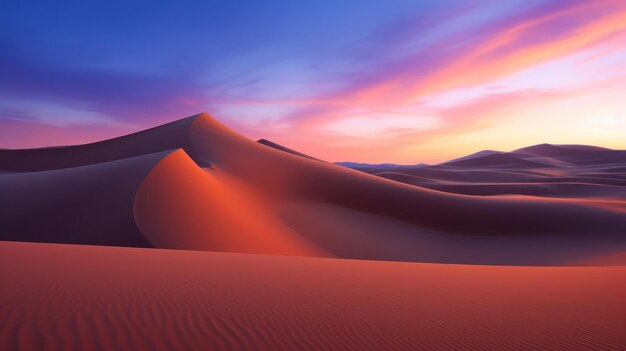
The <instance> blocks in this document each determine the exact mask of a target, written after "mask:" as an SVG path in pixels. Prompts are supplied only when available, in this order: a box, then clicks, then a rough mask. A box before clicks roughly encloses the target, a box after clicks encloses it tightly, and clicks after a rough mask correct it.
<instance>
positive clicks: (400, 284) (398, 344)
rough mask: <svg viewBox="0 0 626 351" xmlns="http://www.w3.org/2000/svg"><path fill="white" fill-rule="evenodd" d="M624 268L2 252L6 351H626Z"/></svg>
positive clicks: (94, 250) (31, 247)
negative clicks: (625, 349)
mask: <svg viewBox="0 0 626 351" xmlns="http://www.w3.org/2000/svg"><path fill="white" fill-rule="evenodd" d="M625 275H626V268H625V267H501V266H473V265H441V264H424V263H402V262H381V261H358V260H338V259H324V258H298V257H278V256H260V255H243V254H232V253H210V252H193V251H176V250H156V249H131V248H110V247H109V248H107V247H97V246H75V245H55V244H30V243H11V242H5V243H0V276H1V277H2V284H1V285H0V309H1V310H2V312H3V313H2V319H1V322H2V328H0V349H2V350H70V349H73V350H623V349H624V345H626V333H624V316H625V315H626V304H625V303H624V300H623V297H624V295H626V280H625V279H624V276H625Z"/></svg>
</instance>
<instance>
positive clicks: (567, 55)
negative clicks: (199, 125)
mask: <svg viewBox="0 0 626 351" xmlns="http://www.w3.org/2000/svg"><path fill="white" fill-rule="evenodd" d="M0 48H1V49H0V148H27V147H44V146H53V145H70V144H77V143H86V142H93V141H97V140H102V139H106V138H111V137H116V136H120V135H123V134H127V133H131V132H135V131H139V130H142V129H146V128H150V127H154V126H156V125H159V124H163V123H166V122H170V121H173V120H177V119H180V118H183V117H186V116H190V115H193V114H196V113H199V112H202V111H206V112H208V113H209V114H211V115H212V116H214V117H215V118H217V119H218V120H220V121H221V122H222V123H224V124H226V125H227V126H229V127H231V128H232V129H234V130H236V131H238V132H240V133H242V134H243V135H245V136H247V137H250V138H253V139H259V138H266V139H269V140H272V141H274V142H276V143H279V144H282V145H284V146H287V147H289V148H292V149H296V150H298V151H301V152H304V153H307V154H310V155H313V156H315V157H318V158H322V159H325V160H328V161H355V162H369V163H379V162H393V163H402V164H415V163H421V162H425V163H437V162H442V161H445V160H448V159H452V158H455V157H459V156H463V155H466V154H470V153H473V152H476V151H479V150H483V149H491V150H502V151H508V150H513V149H516V148H520V147H524V146H528V145H533V144H539V143H544V142H547V143H554V144H591V145H597V146H604V147H610V148H617V149H619V148H621V149H626V1H623V0H586V1H581V0H560V1H557V0H523V1H522V0H510V1H480V0H474V1H453V0H450V1H444V0H424V1H420V0H407V1H404V0H389V1H364V0H343V1H286V0H285V1H261V0H251V1H236V0H229V1H209V0H204V1H177V2H165V1H163V2H154V1H145V2H142V1H117V0H112V1H41V2H39V1H19V0H8V1H6V2H3V5H2V11H0Z"/></svg>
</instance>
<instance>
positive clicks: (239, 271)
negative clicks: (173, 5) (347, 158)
mask: <svg viewBox="0 0 626 351" xmlns="http://www.w3.org/2000/svg"><path fill="white" fill-rule="evenodd" d="M0 192H1V193H0V226H1V230H0V272H1V273H0V274H1V276H0V279H1V280H2V281H3V283H2V284H1V285H0V306H2V307H1V308H0V312H2V313H3V315H4V317H1V320H0V321H1V322H2V324H3V325H2V329H1V331H0V349H19V350H38V349H67V348H70V349H94V348H95V349H97V348H100V349H137V350H139V349H149V350H159V349H163V350H170V349H186V350H195V349H199V350H202V349H242V350H244V349H268V350H270V349H271V350H278V349H285V350H287V349H303V350H305V349H359V350H364V349H373V350H380V349H384V348H387V349H393V350H399V349H407V350H414V349H430V350H439V349H442V350H444V349H445V350H458V349H475V350H481V349H516V350H526V349H568V350H574V349H581V350H582V349H602V350H623V349H624V345H626V337H625V335H626V328H625V326H626V317H624V316H626V303H624V301H623V295H624V293H626V285H625V283H624V282H625V281H626V280H625V279H624V278H625V277H626V275H625V273H626V271H625V270H624V269H625V268H626V267H624V266H626V151H621V150H610V149H604V148H598V147H591V146H580V145H550V144H542V145H535V146H531V147H527V148H522V149H519V150H515V151H512V152H498V151H483V152H479V153H476V154H473V155H469V156H466V157H462V158H459V159H456V160H452V161H449V162H445V163H442V164H439V165H433V166H429V165H419V166H414V167H411V166H394V165H384V166H369V167H368V166H365V167H363V166H359V167H358V169H351V168H349V167H344V166H342V165H337V164H333V163H329V162H325V161H323V160H319V159H317V158H315V155H310V156H309V155H305V154H302V153H300V152H298V151H296V150H292V149H290V148H288V147H285V146H281V145H279V144H276V143H274V142H272V141H268V140H265V139H261V140H259V141H258V142H256V141H253V140H250V139H247V138H245V137H243V136H241V135H239V134H237V133H236V132H234V131H232V130H230V129H229V128H227V127H226V126H224V125H222V124H221V123H219V122H218V121H217V120H216V119H214V118H213V117H211V116H210V115H208V114H206V113H202V114H198V115H194V116H191V117H188V118H184V119H181V120H178V121H175V122H172V123H168V124H165V125H162V126H158V127H155V128H152V129H148V130H145V131H141V132H138V133H134V134H130V135H126V136H122V137H119V138H115V139H109V140H104V141H100V142H95V143H91V144H84V145H75V146H64V147H54V148H39V149H23V150H10V149H0ZM59 244H62V245H59ZM68 244H80V245H68ZM103 246H109V247H103ZM200 251H206V252H200ZM209 251H210V252H209ZM244 254H248V255H244ZM277 256H291V257H277Z"/></svg>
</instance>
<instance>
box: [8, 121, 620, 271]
mask: <svg viewBox="0 0 626 351" xmlns="http://www.w3.org/2000/svg"><path fill="white" fill-rule="evenodd" d="M138 145H139V146H138ZM163 149H165V150H169V151H162V150H163ZM159 151H161V152H160V153H159ZM286 151H287V150H281V149H277V148H273V147H267V146H266V145H261V144H260V143H257V142H254V141H252V140H249V139H246V138H244V137H242V136H241V135H238V134H237V133H235V132H233V131H231V130H229V129H228V128H226V127H225V126H223V125H222V124H220V123H219V122H217V121H216V120H215V119H213V118H212V117H210V116H209V115H207V114H201V115H197V116H192V117H190V118H187V119H183V120H181V121H178V122H174V123H170V124H168V125H164V126H161V127H157V128H153V129H151V130H148V131H145V132H141V133H136V134H133V135H129V136H125V137H121V138H117V139H113V140H109V141H104V142H100V143H95V144H88V145H82V146H74V147H64V148H55V149H38V150H16V151H11V150H4V151H2V153H0V156H1V157H0V160H2V163H1V164H2V169H5V170H13V172H12V173H7V174H3V175H0V177H2V178H0V179H2V181H3V182H4V184H6V188H11V187H14V188H15V189H16V190H14V191H13V192H12V195H11V197H3V200H2V201H3V202H2V203H0V206H1V207H3V208H10V209H11V210H10V211H9V212H6V213H8V215H6V216H5V217H4V218H3V221H5V222H6V221H8V222H9V223H11V227H12V228H13V230H12V231H11V232H10V235H7V234H6V233H3V234H0V239H4V240H28V241H42V242H63V243H92V244H93V243H97V244H103V245H121V246H125V245H130V244H128V242H129V241H130V242H132V243H133V246H154V247H158V248H175V249H192V250H209V251H224V252H245V253H264V254H282V255H298V256H318V257H343V258H360V259H384V260H402V261H425V262H448V263H481V264H525V265H533V264H539V265H545V264H550V265H566V264H572V263H573V262H579V261H580V260H582V259H591V258H594V257H603V256H605V255H612V254H617V253H619V252H622V251H624V250H625V249H626V236H624V229H625V228H626V211H624V207H622V206H621V204H620V203H617V204H616V202H615V201H613V202H602V201H601V202H590V201H587V200H588V199H586V198H585V199H578V198H573V197H572V198H567V199H548V198H539V197H528V196H524V197H521V196H499V197H488V196H466V195H459V194H452V193H450V192H445V191H435V190H431V189H426V187H421V186H420V187H417V186H410V185H405V184H401V183H399V182H396V181H391V180H387V179H383V178H381V177H376V176H373V175H369V174H365V173H363V172H357V171H354V170H351V169H347V168H345V167H341V166H337V165H334V164H330V163H325V162H319V161H317V160H313V159H310V158H307V157H301V155H297V154H293V153H292V152H288V151H287V152H286ZM52 153H54V154H52ZM91 154H93V155H94V156H93V157H90V155H91ZM491 156H493V155H491ZM20 157H21V158H20ZM486 157H489V155H488V156H486ZM112 159H115V160H112ZM144 159H145V160H150V161H145V162H147V163H145V164H143V166H137V165H135V163H136V162H139V161H138V160H144ZM479 159H480V158H474V159H471V160H469V161H476V160H479ZM15 160H26V161H28V162H26V161H20V162H17V161H15ZM16 162H17V163H16ZM70 166H71V168H70ZM94 167H95V168H94ZM92 168H93V169H94V170H95V169H97V170H98V171H97V172H101V174H106V176H105V177H100V176H98V175H89V174H92V173H89V172H96V171H90V169H92ZM450 168H458V167H448V168H446V167H439V169H437V170H435V171H436V172H439V174H442V173H451V171H449V169H450ZM35 170H38V171H35ZM461 171H465V169H462V170H461ZM496 171H497V172H494V171H493V170H491V171H486V170H484V169H482V170H480V169H479V170H477V169H470V170H468V172H474V174H491V175H492V176H496V175H498V173H499V172H504V173H507V172H506V171H502V170H496ZM59 172H63V173H62V174H63V176H58V177H57V176H55V174H58V173H59ZM116 172H117V173H116ZM124 172H128V173H129V175H128V176H126V175H124ZM476 172H479V173H476ZM480 172H482V173H480ZM509 173H510V174H512V175H515V176H517V177H521V178H523V179H527V178H529V177H530V178H532V177H535V178H546V176H545V175H546V174H547V173H543V172H541V171H538V170H516V169H514V168H512V171H511V172H509ZM72 174H76V175H72ZM131 174H134V175H133V176H131ZM470 174H472V173H470ZM465 176H467V174H466V175H465ZM74 178H75V179H80V181H79V182H76V184H75V185H72V186H70V187H63V186H59V185H58V184H57V183H54V182H52V180H53V179H59V180H58V182H59V184H61V183H63V182H65V183H64V184H73V182H74V181H73V180H72V179H74ZM587 178H590V177H587ZM591 178H592V179H596V178H593V177H591ZM29 179H33V181H34V183H36V184H41V185H40V186H38V187H37V188H36V191H34V192H33V193H34V195H30V193H28V194H27V193H26V191H25V190H19V189H20V187H19V184H20V182H22V183H24V184H25V182H26V183H28V182H30V180H29ZM598 179H600V178H598ZM601 179H602V180H603V181H606V182H609V183H610V182H617V183H619V182H621V180H620V179H615V178H612V179H610V178H606V179H605V178H601ZM35 180H36V181H35ZM99 182H100V183H99ZM138 183H140V184H138ZM105 185H106V186H105ZM418 185H419V184H418ZM439 186H441V184H440V185H439ZM507 186H509V187H510V185H507ZM559 186H560V187H563V185H562V184H560V185H559ZM449 187H450V185H448V189H443V188H442V189H439V190H448V191H451V190H450V189H449ZM503 187H506V186H503ZM538 187H539V186H536V187H535V188H538ZM476 189H480V188H476ZM548 189H549V188H548ZM481 191H482V192H483V193H481V195H484V194H485V193H487V194H489V193H490V191H489V190H484V189H483V190H479V191H478V193H480V192H481ZM550 191H559V189H558V188H554V189H552V190H550ZM585 191H589V190H588V189H587V190H585ZM459 192H462V191H459ZM501 192H502V193H509V192H508V191H501ZM491 193H493V192H491ZM496 193H497V192H496ZM78 194H82V195H81V196H82V197H81V196H79V195H78ZM105 195H106V196H108V197H111V198H115V199H117V200H116V201H112V200H111V201H110V202H109V203H108V205H107V203H105V204H103V206H105V205H106V206H114V207H115V211H112V210H110V209H109V208H106V207H105V208H102V209H98V207H97V206H96V204H93V205H88V204H90V203H91V202H97V200H96V199H99V198H100V197H101V196H105ZM20 196H23V198H24V201H23V202H22V203H23V204H20V205H19V206H16V205H15V203H18V204H19V202H16V200H15V199H17V198H19V197H20ZM31 196H32V198H31ZM37 199H50V200H49V201H50V204H49V206H48V207H42V208H37V209H35V210H34V209H33V207H32V206H33V205H32V204H33V203H36V202H38V200H37ZM31 200H34V201H31ZM66 200H67V201H66ZM89 201H91V202H89ZM82 204H85V206H83V205H82ZM51 206H54V207H55V208H56V209H57V210H58V211H56V212H52V213H53V214H51V215H50V218H54V220H52V219H51V220H49V221H48V222H46V221H43V222H42V223H51V224H45V225H44V224H40V225H39V227H36V228H34V229H33V228H29V227H28V226H25V227H24V228H25V229H24V232H23V233H22V232H21V231H20V226H19V220H17V219H19V218H28V216H33V215H35V214H40V213H43V212H44V211H45V209H46V208H50V207H51ZM79 206H80V207H84V208H83V210H84V211H85V212H88V211H89V208H93V209H95V211H94V212H95V213H97V214H96V217H98V218H100V219H101V220H102V221H106V222H107V223H112V224H111V225H110V226H108V227H107V226H101V225H99V224H98V225H99V227H98V228H99V229H98V230H99V231H98V230H95V229H94V231H90V230H89V225H88V223H98V222H90V221H91V218H93V216H92V217H89V215H85V216H86V217H85V218H86V219H85V221H84V222H85V223H87V224H85V225H78V226H71V227H70V228H66V227H63V226H56V227H55V226H54V224H55V223H57V224H58V223H64V224H67V223H73V220H72V219H68V218H67V216H70V217H72V218H74V215H73V214H74V213H75V208H77V207H79ZM90 206H91V207H90ZM37 211H39V212H37ZM18 213H19V214H20V215H21V216H22V217H18V216H17V215H16V214H18ZM63 213H65V214H66V215H65V216H66V217H65V218H63ZM78 213H82V212H80V211H79V212H78ZM81 218H82V215H81ZM118 218H125V219H124V223H123V226H122V225H119V226H116V225H113V223H115V221H117V220H118ZM131 218H132V219H131ZM11 221H14V222H17V224H16V223H13V222H11ZM55 221H56V222H55ZM364 224H368V225H364ZM94 225H96V224H94ZM120 228H130V229H128V230H127V231H128V232H132V234H131V236H132V237H133V238H135V239H132V240H130V239H128V237H125V236H124V234H121V233H125V232H124V230H122V229H120ZM104 232H109V233H113V234H110V235H108V236H107V235H106V234H104ZM590 233H593V235H590ZM120 236H124V237H120ZM103 238H105V239H103ZM138 238H141V239H138ZM364 238H366V239H364Z"/></svg>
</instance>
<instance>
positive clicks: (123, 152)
mask: <svg viewBox="0 0 626 351" xmlns="http://www.w3.org/2000/svg"><path fill="white" fill-rule="evenodd" d="M195 118H196V116H191V117H188V118H183V119H181V120H178V121H174V122H171V123H168V124H164V125H162V126H158V127H155V128H151V129H148V130H144V131H140V132H137V133H134V134H129V135H125V136H122V137H119V138H115V139H109V140H104V141H99V142H95V143H91V144H84V145H75V146H61V147H54V148H40V149H23V150H10V149H5V150H0V171H13V172H32V171H42V170H50V169H59V168H69V167H77V166H84V165H89V164H96V163H101V162H107V161H115V160H119V159H124V158H129V157H134V156H140V155H146V154H152V153H156V152H161V151H167V150H172V149H178V148H183V149H185V151H186V152H187V153H189V154H193V151H192V150H191V149H190V147H189V128H190V126H191V124H192V123H193V121H194V120H195Z"/></svg>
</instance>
